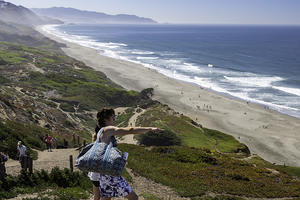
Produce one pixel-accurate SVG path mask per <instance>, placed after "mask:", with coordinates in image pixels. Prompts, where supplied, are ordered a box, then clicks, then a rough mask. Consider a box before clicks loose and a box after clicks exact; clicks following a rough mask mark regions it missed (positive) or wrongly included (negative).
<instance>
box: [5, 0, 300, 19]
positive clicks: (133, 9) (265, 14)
mask: <svg viewBox="0 0 300 200" xmlns="http://www.w3.org/2000/svg"><path fill="white" fill-rule="evenodd" d="M4 1H8V2H11V3H13V4H16V5H22V6H24V7H27V8H49V7H54V6H56V7H72V8H77V9H80V10H89V11H97V12H104V13H106V14H133V15H137V16H140V17H148V18H152V19H153V20H155V21H157V22H159V23H178V24H284V25H292V24H293V25H300V0H4Z"/></svg>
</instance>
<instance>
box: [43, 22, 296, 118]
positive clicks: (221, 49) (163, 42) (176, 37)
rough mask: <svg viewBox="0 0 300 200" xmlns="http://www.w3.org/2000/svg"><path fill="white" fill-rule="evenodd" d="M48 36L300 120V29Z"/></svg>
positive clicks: (99, 28)
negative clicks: (89, 48) (59, 38)
mask: <svg viewBox="0 0 300 200" xmlns="http://www.w3.org/2000/svg"><path fill="white" fill-rule="evenodd" d="M43 30H44V31H46V32H49V33H51V34H54V35H56V36H59V37H61V38H63V39H65V40H67V41H70V42H74V43H78V44H80V45H83V46H86V47H91V48H94V49H96V50H98V51H99V54H101V55H104V56H109V57H112V58H117V59H123V60H128V61H131V62H135V63H140V64H142V65H143V66H145V67H148V68H152V69H155V70H157V71H158V72H160V73H162V74H164V75H166V76H168V77H171V78H174V79H178V80H181V81H186V82H190V83H194V84H197V85H199V87H203V88H207V89H210V90H212V91H216V92H218V93H221V94H224V95H227V96H230V97H232V98H238V99H241V100H245V101H248V102H252V103H258V104H261V105H264V106H265V107H266V108H269V109H273V110H276V111H278V112H281V113H284V114H288V115H291V116H294V117H297V118H300V26H231V25H219V26H217V25H75V24H69V25H46V26H44V27H43Z"/></svg>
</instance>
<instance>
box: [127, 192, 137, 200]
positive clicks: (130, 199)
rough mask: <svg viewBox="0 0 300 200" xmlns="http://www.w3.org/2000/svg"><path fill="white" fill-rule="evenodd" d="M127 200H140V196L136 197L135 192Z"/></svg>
mask: <svg viewBox="0 0 300 200" xmlns="http://www.w3.org/2000/svg"><path fill="white" fill-rule="evenodd" d="M125 198H127V199H128V200H138V199H139V197H138V195H136V193H135V192H134V191H132V192H131V193H130V194H128V195H127V196H125Z"/></svg>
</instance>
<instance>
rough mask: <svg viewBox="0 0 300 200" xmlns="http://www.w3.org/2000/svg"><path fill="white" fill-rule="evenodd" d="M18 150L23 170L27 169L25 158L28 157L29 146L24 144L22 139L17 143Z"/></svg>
mask: <svg viewBox="0 0 300 200" xmlns="http://www.w3.org/2000/svg"><path fill="white" fill-rule="evenodd" d="M17 150H18V154H19V155H18V156H19V162H20V164H21V168H22V170H23V169H25V159H26V151H27V147H26V146H25V145H23V143H22V141H19V142H18V145H17Z"/></svg>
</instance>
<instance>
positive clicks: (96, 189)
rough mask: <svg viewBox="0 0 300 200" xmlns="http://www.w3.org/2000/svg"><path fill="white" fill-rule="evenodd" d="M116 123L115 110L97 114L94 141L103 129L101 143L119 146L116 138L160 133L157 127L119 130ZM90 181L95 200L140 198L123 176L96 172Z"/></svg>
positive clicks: (106, 110)
mask: <svg viewBox="0 0 300 200" xmlns="http://www.w3.org/2000/svg"><path fill="white" fill-rule="evenodd" d="M114 121H115V111H114V110H113V109H108V108H104V109H102V110H101V111H100V112H98V113H97V126H96V128H95V134H94V135H93V141H95V140H96V138H97V133H98V132H99V130H100V129H101V128H104V129H103V132H102V135H101V137H100V141H101V142H104V143H107V144H109V143H110V142H112V143H113V145H114V146H117V140H116V138H115V136H123V135H128V134H144V133H147V132H149V131H153V132H155V133H158V132H159V131H160V130H159V129H158V128H155V127H127V128H118V127H115V126H112V125H113V123H114ZM88 176H89V178H90V180H91V181H92V182H93V193H94V200H99V199H100V197H101V199H103V200H109V199H111V198H112V197H125V198H127V199H129V200H137V199H138V196H137V195H136V193H135V192H134V191H133V190H132V188H131V187H130V185H129V184H128V183H127V181H126V180H125V179H124V178H123V177H122V176H116V177H115V176H110V175H102V174H99V173H95V172H89V174H88Z"/></svg>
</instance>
